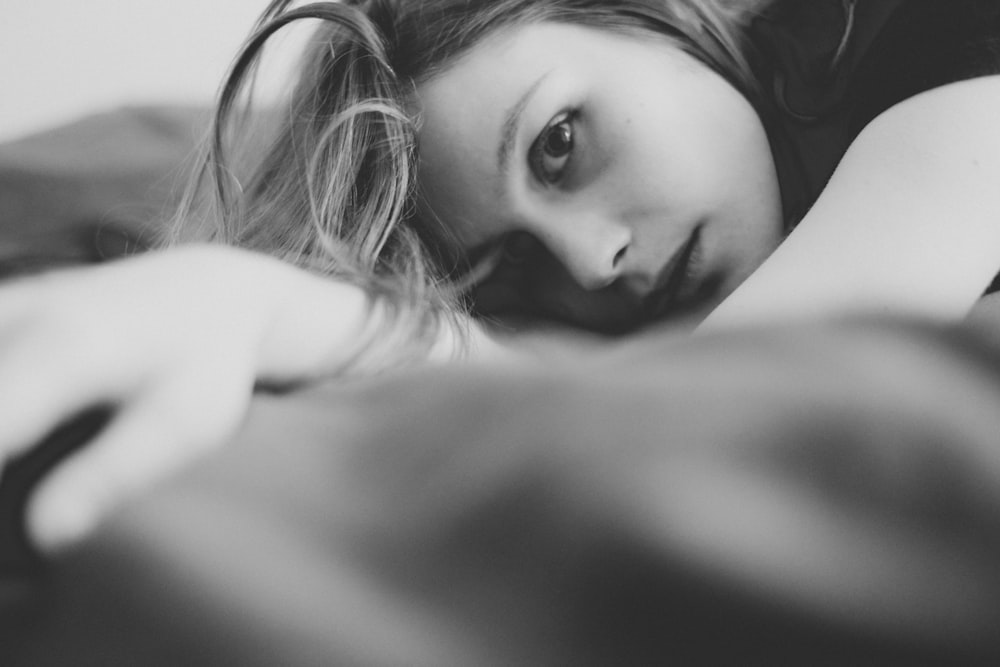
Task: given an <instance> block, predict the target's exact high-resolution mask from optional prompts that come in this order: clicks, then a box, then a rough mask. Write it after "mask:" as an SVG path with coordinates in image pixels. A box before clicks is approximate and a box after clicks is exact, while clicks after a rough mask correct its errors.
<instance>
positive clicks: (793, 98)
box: [751, 0, 1000, 224]
mask: <svg viewBox="0 0 1000 667" xmlns="http://www.w3.org/2000/svg"><path fill="white" fill-rule="evenodd" d="M751 40H752V43H753V45H754V46H755V47H756V51H757V53H756V54H755V67H756V70H757V75H758V77H759V80H760V81H761V82H762V85H763V87H764V88H765V93H766V98H767V99H766V100H765V102H764V103H765V105H771V104H773V108H771V109H765V112H767V111H769V112H770V113H768V114H767V115H768V116H770V121H771V128H770V129H771V133H772V143H773V144H774V152H775V157H776V162H777V166H778V173H779V180H780V182H781V185H782V198H783V200H784V206H785V213H786V219H787V220H788V221H789V224H794V223H796V222H797V221H798V220H800V219H801V218H802V216H803V215H804V214H805V212H806V211H807V210H808V208H809V207H810V206H811V205H812V203H813V202H814V201H815V200H816V198H817V197H818V196H819V193H820V192H821V191H822V190H823V188H824V186H825V185H826V182H827V180H828V179H829V178H830V175H831V174H832V173H833V170H834V168H835V167H836V165H837V163H838V162H839V160H840V158H841V156H842V155H843V154H844V152H845V151H846V150H847V147H848V146H849V145H850V143H851V142H852V141H853V140H854V138H855V137H856V136H857V135H858V133H859V132H860V131H861V130H862V129H863V128H864V127H865V125H867V124H868V123H869V122H870V121H871V120H872V119H873V118H875V117H876V116H877V115H879V114H880V113H882V112H883V111H885V110H886V109H888V108H889V107H891V106H893V105H894V104H896V103H897V102H901V101H903V100H905V99H907V98H909V97H912V96H914V95H916V94H918V93H920V92H923V91H926V90H930V89H932V88H935V87H938V86H941V85H944V84H947V83H952V82H955V81H960V80H963V79H969V78H974V77H977V76H984V75H988V74H997V73H1000V0H809V1H808V2H803V1H802V0H779V1H778V2H776V3H775V4H774V5H772V6H771V7H769V8H768V9H767V10H765V11H764V12H763V13H762V15H761V16H760V17H759V18H758V19H756V20H755V21H754V23H753V24H752V28H751Z"/></svg>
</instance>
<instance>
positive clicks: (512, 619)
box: [0, 322, 1000, 665]
mask: <svg viewBox="0 0 1000 667" xmlns="http://www.w3.org/2000/svg"><path fill="white" fill-rule="evenodd" d="M993 331H994V330H993V329H992V328H990V327H986V326H983V327H980V328H979V330H976V331H974V330H973V329H972V328H971V327H966V328H964V329H960V330H951V331H939V330H935V329H930V328H927V327H925V326H923V325H919V324H906V323H880V322H854V323H844V324H838V325H828V326H823V327H810V328H791V329H779V328H775V329H769V330H768V329H764V330H759V331H748V332H739V333H735V334H728V335H714V336H702V337H694V338H685V339H680V338H674V337H671V336H651V337H648V338H643V339H637V340H632V341H630V342H628V343H626V344H623V345H620V346H618V347H616V348H614V349H611V350H609V351H606V352H601V353H596V352H593V351H588V352H587V353H586V354H585V355H584V354H581V355H580V358H577V359H573V358H572V357H573V355H565V357H564V362H563V361H560V362H553V363H550V364H537V365H528V364H525V365H522V366H510V367H506V368H503V369H498V368H488V367H479V366H467V367H448V368H436V369H425V370H421V371H413V372H409V373H406V374H402V375H396V376H391V377H385V378H381V379H373V380H366V381H362V382H354V383H339V384H329V385H325V386H320V387H315V388H312V389H309V390H304V391H299V392H292V393H290V394H286V395H280V396H260V397H258V398H257V399H256V400H255V402H254V405H253V408H252V411H251V414H250V416H249V419H248V421H247V423H246V426H245V428H244V429H243V431H242V432H241V434H240V435H239V437H237V438H236V439H235V441H234V442H232V443H231V444H230V446H228V447H227V448H226V449H225V450H224V451H222V452H221V453H219V454H218V455H216V456H214V457H213V458H211V459H209V460H206V461H204V462H202V463H200V464H198V465H195V466H193V467H191V468H190V469H188V470H187V471H185V472H184V473H182V474H180V475H179V476H178V477H177V478H175V479H173V480H171V481H170V482H169V483H166V484H164V485H163V486H162V487H161V488H158V489H156V490H155V491H153V492H151V493H150V494H149V495H148V496H145V497H143V498H141V499H139V500H137V501H136V502H134V503H133V504H130V505H129V506H128V507H127V508H125V509H124V510H123V511H121V512H120V513H119V514H117V515H115V516H114V517H113V518H112V519H111V520H110V521H108V522H107V523H106V524H105V525H104V526H103V528H102V529H101V530H100V532H99V533H98V534H97V535H96V536H95V537H94V538H93V539H92V540H90V541H88V542H87V543H86V544H84V545H82V546H81V547H80V548H79V549H76V550H74V551H72V552H70V553H67V554H65V555H64V556H63V557H61V558H59V559H57V560H56V561H55V562H53V563H52V564H51V566H50V571H49V573H48V575H47V576H46V577H45V578H43V579H42V581H41V583H36V584H35V585H34V586H33V587H32V586H28V587H26V588H24V589H22V590H21V591H20V595H11V594H10V592H9V591H8V597H7V598H6V604H4V605H3V607H2V608H3V618H2V619H0V620H2V621H3V624H2V627H3V628H5V630H6V632H7V634H8V636H7V637H5V638H4V641H3V642H2V644H0V646H2V647H3V648H2V649H0V663H2V664H5V665H9V664H14V665H21V664H23V665H60V664H67V661H69V662H72V663H73V664H143V665H161V664H162V665H176V664H184V665H217V664H240V665H275V664H281V665H306V664H337V665H341V664H345V665H346V664H352V665H353V664H364V665H401V664H406V665H480V664H482V665H490V664H498V665H510V664H573V665H590V664H592V665H605V664H740V665H745V664H810V665H816V664H923V663H925V662H926V663H932V664H966V663H974V662H982V664H997V663H996V660H997V658H998V657H1000V635H998V633H997V632H996V628H997V627H1000V625H998V622H1000V522H998V518H1000V446H998V444H1000V409H998V407H1000V347H998V346H997V345H996V343H995V342H993V341H994V338H995V337H994V336H993ZM12 600H15V602H12Z"/></svg>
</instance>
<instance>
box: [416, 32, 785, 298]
mask: <svg viewBox="0 0 1000 667" xmlns="http://www.w3.org/2000/svg"><path fill="white" fill-rule="evenodd" d="M416 102H417V105H418V107H419V110H420V113H421V114H422V125H421V128H420V131H419V147H420V189H421V194H422V198H423V201H422V204H421V206H422V208H423V212H424V213H425V214H428V215H433V216H436V217H437V218H438V219H440V220H441V221H442V222H443V223H444V224H445V225H447V226H448V227H449V228H450V230H451V231H452V232H454V234H455V236H456V238H457V239H458V241H459V243H460V244H461V246H462V247H463V248H465V249H467V250H473V249H475V248H478V247H481V246H483V245H484V244H490V243H495V242H498V241H501V240H503V239H504V238H505V237H506V235H508V234H510V233H511V232H515V231H520V232H527V233H528V234H530V235H531V236H533V237H534V238H535V239H537V240H538V241H540V242H541V243H542V244H544V246H545V247H546V248H547V249H548V251H549V253H550V254H551V255H552V256H554V257H555V258H556V259H558V260H559V262H560V263H561V264H562V266H563V267H564V268H565V273H567V274H568V275H569V276H571V277H572V278H573V281H565V282H564V283H563V284H561V286H560V287H559V290H561V292H563V294H562V296H563V297H564V299H563V300H564V301H565V302H566V303H568V304H577V305H576V306H575V307H577V308H578V309H579V308H594V309H601V308H602V307H603V306H602V303H605V302H607V301H608V300H614V301H617V302H619V303H618V305H622V304H624V305H625V307H626V308H627V309H629V310H631V311H633V312H637V313H641V314H642V315H644V316H645V317H649V318H662V317H666V316H669V315H671V314H674V313H680V312H684V313H685V314H698V313H700V314H706V313H707V312H708V310H709V309H710V308H711V307H713V306H715V305H716V304H717V303H718V302H719V301H721V299H722V298H723V297H725V296H726V295H727V294H729V293H730V292H732V290H733V289H735V288H736V286H737V285H739V284H740V282H742V281H743V280H744V279H745V278H746V277H747V276H748V275H749V274H750V273H751V272H752V271H753V270H754V269H755V268H756V267H757V266H759V265H760V263H761V262H762V261H763V260H764V259H765V258H766V257H767V255H768V254H769V253H770V252H771V251H772V250H773V249H774V248H775V247H776V245H777V244H778V242H779V240H780V238H781V235H782V222H781V221H782V216H781V205H780V197H779V191H778V184H777V177H776V174H775V168H774V163H773V160H772V157H771V152H770V148H769V145H768V141H767V137H766V135H765V132H764V129H763V127H762V125H761V122H760V120H759V118H758V116H757V114H756V112H755V111H754V109H753V107H752V106H751V105H750V104H749V103H748V102H747V101H746V99H745V98H744V97H743V96H742V95H741V94H740V93H739V92H738V91H736V90H735V89H734V88H733V87H732V86H730V85H729V84H728V83H727V82H726V81H725V80H724V79H723V78H721V77H720V76H718V75H717V74H715V73H714V72H713V71H711V70H710V69H708V68H707V67H705V66H704V65H703V64H701V63H700V62H698V61H697V60H695V59H694V58H692V57H690V56H689V55H687V54H685V53H684V52H682V51H681V50H680V49H678V48H677V47H676V45H674V44H672V43H670V42H669V41H667V40H666V39H665V38H661V37H659V36H657V35H654V34H649V35H648V36H639V35H637V34H631V35H624V34H620V33H613V32H610V31H604V30H597V29H593V28H586V27H581V26H575V25H568V24H560V23H539V24H532V25H527V26H521V27H517V28H511V29H507V30H502V31H499V32H498V33H497V34H494V35H492V36H491V37H490V38H488V39H486V40H484V41H483V42H482V43H481V44H479V45H477V46H476V47H475V48H474V49H472V50H471V51H470V52H469V53H468V54H467V55H465V56H463V57H462V58H460V59H459V60H458V61H457V62H456V63H454V64H453V65H452V66H451V67H449V68H448V69H446V70H445V71H444V72H442V73H441V74H439V75H437V76H436V77H434V78H432V79H431V80H429V81H427V82H425V83H423V84H421V85H420V86H419V87H418V89H417V99H416ZM540 287H541V286H540ZM549 289H550V291H551V286H549ZM584 292H591V293H592V295H593V294H599V295H601V299H596V300H595V299H592V298H588V295H587V294H584ZM579 304H583V305H579ZM615 307H616V306H615V305H613V304H612V305H611V307H610V310H609V312H612V311H614V308H615ZM619 311H620V308H619Z"/></svg>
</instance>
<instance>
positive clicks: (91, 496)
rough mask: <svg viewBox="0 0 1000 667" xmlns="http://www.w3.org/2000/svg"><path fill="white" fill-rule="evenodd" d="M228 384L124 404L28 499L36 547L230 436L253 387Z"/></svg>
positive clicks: (74, 534)
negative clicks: (95, 435)
mask: <svg viewBox="0 0 1000 667" xmlns="http://www.w3.org/2000/svg"><path fill="white" fill-rule="evenodd" d="M227 380H228V383H227V386H220V385H219V384H218V383H214V386H213V389H212V391H205V390H203V389H202V390H199V388H198V385H197V384H194V385H193V384H192V382H191V381H190V380H189V379H186V380H178V381H175V382H172V383H170V384H169V385H165V386H161V387H159V388H158V389H157V390H156V391H155V392H152V393H149V394H147V395H144V396H142V397H141V398H140V399H138V400H136V401H133V402H132V403H130V404H129V405H128V406H124V407H123V408H122V409H121V410H120V412H119V415H118V416H117V417H116V418H115V420H114V421H112V422H111V424H109V425H108V426H107V427H106V428H105V430H104V432H103V433H101V435H100V436H98V437H97V438H96V439H95V440H94V441H93V442H92V443H90V445H88V446H87V447H86V448H83V449H81V450H78V451H77V452H75V453H74V454H73V455H71V456H70V457H69V458H67V459H66V460H65V461H64V462H63V463H61V464H60V465H59V466H58V467H57V468H56V469H55V470H53V471H52V472H51V473H50V474H49V475H48V476H47V477H46V478H44V479H43V480H42V481H41V483H40V484H39V485H38V487H37V489H36V490H35V492H34V493H33V494H32V496H31V498H30V499H29V501H28V507H27V512H26V524H27V532H28V534H29V537H30V539H31V540H32V542H33V544H34V545H35V546H36V547H37V548H38V549H40V550H41V551H42V552H44V553H52V552H54V551H57V550H59V549H60V548H62V547H64V546H67V545H69V544H71V543H73V542H75V541H77V540H79V539H80V538H82V537H84V536H85V535H86V534H88V533H89V532H90V531H91V530H92V529H93V528H94V527H95V526H96V525H97V524H98V523H99V522H100V521H101V519H103V518H104V517H105V516H106V515H107V513H108V512H110V511H111V510H112V509H113V508H114V507H116V506H118V505H119V504H120V503H122V502H123V501H125V500H127V499H128V498H130V497H132V496H134V495H135V494H137V493H138V492H140V491H142V490H144V489H147V488H149V487H150V486H152V485H153V484H154V483H155V482H157V481H159V480H161V479H163V478H164V477H166V476H168V475H170V474H172V473H174V472H175V471H177V470H178V469H179V468H181V467H182V466H183V465H185V464H187V463H189V462H190V461H192V460H194V459H197V458H199V457H200V456H203V455H205V454H206V453H207V452H208V451H211V450H212V449H214V447H215V446H217V445H219V444H221V443H223V442H224V441H225V440H226V439H228V437H229V436H230V435H231V434H232V432H233V431H235V429H236V427H237V426H238V424H239V423H240V420H241V419H242V417H243V414H244V413H245V410H246V406H247V404H248V403H249V397H250V387H251V386H252V384H251V382H250V380H249V379H245V378H244V379H240V380H235V379H234V378H228V379H227ZM223 382H226V380H223ZM201 384H204V383H201Z"/></svg>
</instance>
